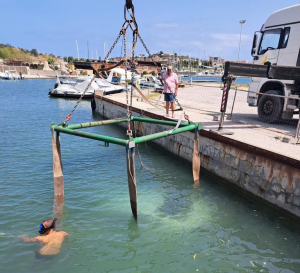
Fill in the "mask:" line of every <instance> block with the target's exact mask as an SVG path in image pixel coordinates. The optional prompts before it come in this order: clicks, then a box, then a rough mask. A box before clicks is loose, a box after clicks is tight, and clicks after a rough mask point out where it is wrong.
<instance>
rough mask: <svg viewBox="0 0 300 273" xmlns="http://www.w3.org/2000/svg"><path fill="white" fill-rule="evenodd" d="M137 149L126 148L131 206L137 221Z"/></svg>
mask: <svg viewBox="0 0 300 273" xmlns="http://www.w3.org/2000/svg"><path fill="white" fill-rule="evenodd" d="M134 157H135V148H129V147H126V162H127V176H128V190H129V197H130V206H131V211H132V214H133V217H134V219H137V189H136V179H135V166H134Z"/></svg>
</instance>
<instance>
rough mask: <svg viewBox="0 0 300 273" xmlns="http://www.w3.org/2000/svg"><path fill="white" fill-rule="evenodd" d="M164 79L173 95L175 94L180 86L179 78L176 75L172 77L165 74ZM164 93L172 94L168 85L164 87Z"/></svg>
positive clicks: (173, 74)
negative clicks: (177, 86)
mask: <svg viewBox="0 0 300 273" xmlns="http://www.w3.org/2000/svg"><path fill="white" fill-rule="evenodd" d="M163 78H164V79H165V81H166V82H167V83H168V86H169V87H170V89H171V90H172V93H175V90H176V85H177V84H178V77H177V75H176V74H175V73H172V74H171V76H169V75H168V72H166V73H164V74H163ZM164 93H171V92H170V90H169V88H168V87H167V85H166V84H165V86H164Z"/></svg>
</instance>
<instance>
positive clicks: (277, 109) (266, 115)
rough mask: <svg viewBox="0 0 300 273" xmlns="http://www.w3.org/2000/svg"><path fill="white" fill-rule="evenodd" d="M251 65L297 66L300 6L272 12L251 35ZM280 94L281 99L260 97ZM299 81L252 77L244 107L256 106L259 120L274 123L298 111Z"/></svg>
mask: <svg viewBox="0 0 300 273" xmlns="http://www.w3.org/2000/svg"><path fill="white" fill-rule="evenodd" d="M251 55H252V56H253V63H254V64H264V65H267V64H272V65H282V66H300V4H299V5H295V6H291V7H288V8H285V9H282V10H279V11H277V12H275V13H273V14H272V15H271V16H270V17H269V18H268V20H267V21H266V23H265V24H264V25H263V26H262V28H261V30H260V31H257V32H256V33H255V35H254V39H253V45H252V51H251ZM263 93H265V94H272V95H280V96H284V98H283V97H278V96H277V97H276V96H274V97H273V96H266V95H261V94H263ZM299 98H300V82H297V81H292V80H274V79H267V78H252V82H251V84H250V86H249V93H248V98H247V101H248V105H249V106H256V107H258V116H259V118H260V120H262V121H263V122H267V123H274V122H277V121H279V120H281V119H291V118H293V115H294V114H295V113H296V111H299V108H300V103H299Z"/></svg>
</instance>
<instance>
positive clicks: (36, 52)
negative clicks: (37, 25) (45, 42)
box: [30, 48, 39, 57]
mask: <svg viewBox="0 0 300 273" xmlns="http://www.w3.org/2000/svg"><path fill="white" fill-rule="evenodd" d="M30 53H31V55H33V56H35V57H37V56H39V52H38V51H37V49H35V48H34V49H32V50H31V51H30Z"/></svg>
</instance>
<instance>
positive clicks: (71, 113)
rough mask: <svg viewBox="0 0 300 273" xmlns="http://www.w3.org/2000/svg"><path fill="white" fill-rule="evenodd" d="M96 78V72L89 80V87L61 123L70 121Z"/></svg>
mask: <svg viewBox="0 0 300 273" xmlns="http://www.w3.org/2000/svg"><path fill="white" fill-rule="evenodd" d="M95 78H96V74H95V75H94V76H93V77H92V79H91V81H90V82H89V84H88V85H87V87H86V88H85V90H84V91H83V93H82V94H81V96H80V98H79V99H78V101H77V102H76V104H75V106H74V107H73V109H72V111H71V112H70V114H69V115H67V116H66V118H65V121H63V122H62V123H61V124H59V125H62V124H64V125H66V124H67V122H68V121H70V120H71V119H72V115H73V113H74V111H75V110H76V108H77V106H78V105H79V103H80V102H81V100H82V99H83V97H84V95H85V93H86V92H87V91H88V90H89V88H90V87H91V85H92V83H93V81H94V80H95Z"/></svg>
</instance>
